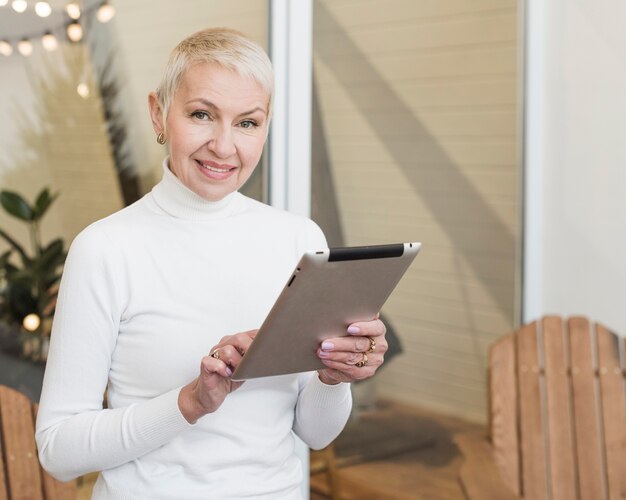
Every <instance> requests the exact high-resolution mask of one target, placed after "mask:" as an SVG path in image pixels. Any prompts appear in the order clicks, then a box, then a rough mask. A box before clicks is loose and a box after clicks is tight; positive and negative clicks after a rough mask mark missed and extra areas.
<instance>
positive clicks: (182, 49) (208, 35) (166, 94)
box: [156, 28, 274, 118]
mask: <svg viewBox="0 0 626 500" xmlns="http://www.w3.org/2000/svg"><path fill="white" fill-rule="evenodd" d="M205 62H206V63H216V64H219V65H220V66H222V67H224V68H226V69H229V70H232V71H235V72H236V73H238V74H239V75H240V76H243V77H247V78H252V79H254V80H255V81H256V82H257V83H258V84H259V85H261V87H262V88H263V89H264V90H265V91H267V94H268V96H269V102H268V110H267V111H268V116H270V115H271V107H272V100H273V96H274V70H273V69H272V63H271V62H270V59H269V57H268V56H267V54H266V53H265V51H264V50H263V49H262V48H261V47H260V46H259V45H258V44H256V43H255V42H253V41H252V40H250V39H249V38H247V37H246V36H245V35H244V34H243V33H240V32H239V31H236V30H232V29H228V28H209V29H205V30H202V31H198V32H197V33H194V34H193V35H191V36H188V37H187V38H185V39H184V40H183V41H182V42H180V43H179V44H178V45H177V46H176V47H175V48H174V50H173V51H172V53H171V54H170V57H169V60H168V61H167V65H166V66H165V71H164V72H163V76H162V78H161V84H160V85H159V87H158V88H157V90H156V95H157V98H158V100H159V103H160V104H161V107H162V110H163V117H164V118H166V117H167V113H168V110H169V107H170V104H171V102H172V99H173V97H174V93H175V92H176V91H177V90H178V86H179V85H180V81H181V79H182V77H183V75H184V74H185V72H186V71H187V70H188V69H189V68H190V67H191V66H193V65H194V64H198V63H205Z"/></svg>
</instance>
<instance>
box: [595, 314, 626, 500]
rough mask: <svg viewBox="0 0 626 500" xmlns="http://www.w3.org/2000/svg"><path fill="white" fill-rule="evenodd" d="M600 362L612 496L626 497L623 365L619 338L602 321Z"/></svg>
mask: <svg viewBox="0 0 626 500" xmlns="http://www.w3.org/2000/svg"><path fill="white" fill-rule="evenodd" d="M596 335H597V342H598V344H597V345H598V366H599V369H600V370H599V372H600V391H601V394H602V418H603V424H604V436H605V453H606V465H607V478H608V497H609V499H610V500H618V499H619V500H624V499H626V397H625V395H624V391H625V387H624V375H623V372H622V368H621V366H620V356H619V340H618V338H617V336H616V335H615V334H614V333H612V332H610V331H608V330H607V329H606V328H605V327H603V326H602V325H599V324H598V325H597V326H596Z"/></svg>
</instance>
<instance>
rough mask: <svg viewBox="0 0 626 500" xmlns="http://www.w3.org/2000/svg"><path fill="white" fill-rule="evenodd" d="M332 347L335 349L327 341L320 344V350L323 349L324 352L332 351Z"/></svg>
mask: <svg viewBox="0 0 626 500" xmlns="http://www.w3.org/2000/svg"><path fill="white" fill-rule="evenodd" d="M333 347H335V344H333V343H332V342H328V341H327V340H325V341H324V342H322V349H324V350H325V351H332V350H333Z"/></svg>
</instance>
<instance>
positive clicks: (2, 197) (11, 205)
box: [0, 191, 34, 222]
mask: <svg viewBox="0 0 626 500" xmlns="http://www.w3.org/2000/svg"><path fill="white" fill-rule="evenodd" d="M0 204H2V206H3V207H4V209H5V210H6V211H7V212H9V213H10V214H11V215H12V216H14V217H17V218H18V219H21V220H25V221H27V222H30V221H32V220H33V216H34V213H33V209H32V208H31V206H30V205H29V204H28V202H27V201H26V200H25V199H24V198H22V197H21V196H20V195H19V194H17V193H14V192H13V191H0Z"/></svg>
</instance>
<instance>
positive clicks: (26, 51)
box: [17, 38, 33, 57]
mask: <svg viewBox="0 0 626 500" xmlns="http://www.w3.org/2000/svg"><path fill="white" fill-rule="evenodd" d="M17 51H18V52H19V53H20V54H22V55H23V56H24V57H28V56H29V55H31V54H32V53H33V44H32V43H31V41H30V40H29V39H28V38H22V39H21V40H20V41H19V42H17Z"/></svg>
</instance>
